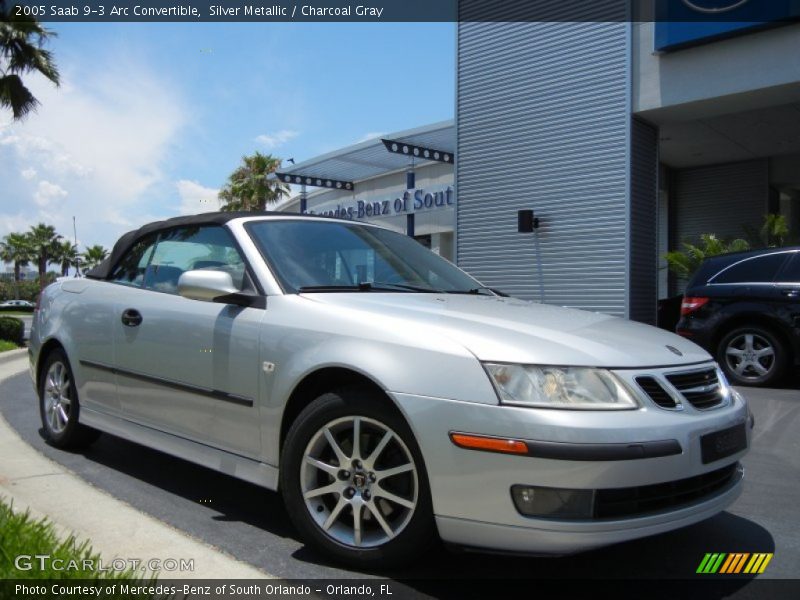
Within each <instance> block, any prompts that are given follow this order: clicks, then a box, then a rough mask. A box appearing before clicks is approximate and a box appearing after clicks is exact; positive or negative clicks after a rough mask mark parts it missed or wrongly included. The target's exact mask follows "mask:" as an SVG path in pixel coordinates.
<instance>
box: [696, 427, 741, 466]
mask: <svg viewBox="0 0 800 600" xmlns="http://www.w3.org/2000/svg"><path fill="white" fill-rule="evenodd" d="M746 448H747V431H746V429H745V424H744V423H741V424H739V425H734V426H733V427H728V428H727V429H722V430H720V431H715V432H714V433H707V434H706V435H704V436H702V437H701V438H700V456H701V458H702V461H703V464H704V465H707V464H708V463H711V462H714V461H717V460H720V459H722V458H725V457H727V456H731V455H732V454H736V453H737V452H741V451H742V450H744V449H746Z"/></svg>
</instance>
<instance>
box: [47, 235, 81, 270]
mask: <svg viewBox="0 0 800 600" xmlns="http://www.w3.org/2000/svg"><path fill="white" fill-rule="evenodd" d="M53 258H54V259H55V260H56V261H58V262H59V263H61V276H62V277H66V276H67V275H69V268H70V267H71V266H73V265H76V264H77V261H78V247H77V246H76V245H75V244H73V243H72V242H70V241H68V240H63V241H61V242H59V244H58V252H56V253H55V255H54V256H53Z"/></svg>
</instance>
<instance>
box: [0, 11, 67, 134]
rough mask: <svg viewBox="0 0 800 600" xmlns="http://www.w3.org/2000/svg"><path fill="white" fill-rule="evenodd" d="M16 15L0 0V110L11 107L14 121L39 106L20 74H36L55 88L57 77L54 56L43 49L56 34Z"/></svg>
mask: <svg viewBox="0 0 800 600" xmlns="http://www.w3.org/2000/svg"><path fill="white" fill-rule="evenodd" d="M15 12H16V11H14V10H13V6H11V5H8V6H7V3H6V1H5V0H0V107H2V108H10V109H11V113H12V115H13V116H14V120H19V119H22V118H24V117H25V115H27V114H28V113H29V112H31V111H32V110H34V109H35V108H36V106H37V105H38V104H39V101H38V100H37V99H36V98H35V97H34V96H33V94H32V93H31V91H30V90H29V89H28V88H27V87H25V85H24V84H23V83H22V77H21V75H25V74H27V73H31V72H33V71H38V72H39V73H41V74H42V75H44V76H45V77H46V78H47V79H49V80H50V81H52V82H53V83H54V84H56V85H58V83H59V75H58V69H57V68H56V65H55V62H54V61H53V55H52V54H51V53H50V52H49V51H47V50H45V49H44V47H43V46H44V44H45V42H46V41H47V39H48V38H49V37H51V36H54V35H55V33H53V32H52V31H50V30H48V29H45V28H44V27H42V26H41V25H40V24H39V23H38V22H37V21H36V19H35V18H33V17H29V16H18V15H16V14H14V13H15Z"/></svg>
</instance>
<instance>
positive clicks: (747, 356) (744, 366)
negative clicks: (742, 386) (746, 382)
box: [725, 333, 775, 379]
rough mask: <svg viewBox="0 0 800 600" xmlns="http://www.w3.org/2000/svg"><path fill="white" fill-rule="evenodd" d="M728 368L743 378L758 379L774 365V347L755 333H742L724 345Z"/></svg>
mask: <svg viewBox="0 0 800 600" xmlns="http://www.w3.org/2000/svg"><path fill="white" fill-rule="evenodd" d="M725 360H726V362H727V363H728V368H729V369H730V370H731V371H732V372H734V373H736V374H737V375H738V376H739V377H742V378H743V379H760V378H762V377H764V376H765V375H767V374H768V373H769V372H770V370H771V369H772V368H773V367H774V365H775V348H774V347H773V346H772V343H771V342H770V341H769V340H768V339H766V338H765V337H763V336H761V335H759V334H757V333H742V334H740V335H737V336H736V337H734V338H732V339H731V340H730V341H729V342H728V345H727V346H726V347H725Z"/></svg>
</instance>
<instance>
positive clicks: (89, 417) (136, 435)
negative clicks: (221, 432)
mask: <svg viewBox="0 0 800 600" xmlns="http://www.w3.org/2000/svg"><path fill="white" fill-rule="evenodd" d="M80 419H81V423H83V424H84V425H88V426H89V427H94V428H95V429H99V430H100V431H105V432H107V433H110V434H112V435H116V436H118V437H121V438H123V439H126V440H129V441H131V442H135V443H137V444H142V445H143V446H147V447H148V448H153V449H155V450H159V451H161V452H165V453H166V454H171V455H172V456H177V457H178V458H182V459H184V460H188V461H189V462H193V463H196V464H198V465H202V466H204V467H208V468H209V469H214V470H215V471H219V472H220V473H225V474H226V475H230V476H232V477H236V478H237V479H243V480H244V481H249V482H250V483H254V484H256V485H260V486H261V487H265V488H267V489H270V490H277V489H278V469H277V468H276V467H273V466H271V465H267V464H265V463H262V462H259V461H256V460H251V459H249V458H245V457H243V456H238V455H236V454H231V453H230V452H225V451H224V450H219V449H217V448H212V447H211V446H206V445H204V444H199V443H197V442H193V441H191V440H187V439H185V438H181V437H178V436H175V435H171V434H169V433H164V432H163V431H158V430H156V429H152V428H150V427H145V426H143V425H139V424H137V423H133V422H131V421H126V420H124V419H120V418H119V417H112V416H109V415H106V414H104V413H101V412H97V411H95V410H92V409H91V408H87V407H84V406H82V407H81V417H80Z"/></svg>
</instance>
